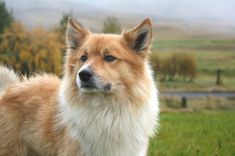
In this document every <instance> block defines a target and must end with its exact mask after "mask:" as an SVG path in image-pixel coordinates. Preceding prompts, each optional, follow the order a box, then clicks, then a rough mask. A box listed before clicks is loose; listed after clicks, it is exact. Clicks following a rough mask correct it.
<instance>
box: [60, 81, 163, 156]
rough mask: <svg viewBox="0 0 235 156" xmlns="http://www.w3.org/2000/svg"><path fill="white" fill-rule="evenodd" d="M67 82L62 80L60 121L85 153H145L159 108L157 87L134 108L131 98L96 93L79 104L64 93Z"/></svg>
mask: <svg viewBox="0 0 235 156" xmlns="http://www.w3.org/2000/svg"><path fill="white" fill-rule="evenodd" d="M66 85H67V84H66V81H64V82H62V86H61V88H60V95H59V97H60V99H59V110H60V114H59V116H60V118H61V124H63V125H64V126H66V127H67V128H68V133H69V136H70V137H71V139H75V140H77V141H79V143H80V147H81V149H82V152H83V154H84V155H85V156H120V155H121V156H131V155H133V156H145V155H146V150H147V145H148V138H149V136H151V135H153V133H154V128H155V126H156V115H157V114H158V111H159V110H158V100H157V92H156V90H155V88H154V87H153V88H150V89H153V90H152V91H151V92H150V93H151V95H150V96H149V98H148V99H146V101H145V104H143V105H142V106H143V107H142V108H141V109H137V110H134V111H133V109H132V107H131V106H133V105H134V104H133V103H132V102H133V101H131V100H128V98H127V99H125V98H122V99H121V98H119V99H116V98H106V97H105V96H95V95H94V97H93V98H90V99H85V100H89V103H88V104H87V103H86V104H84V105H83V104H79V105H76V104H75V103H73V102H75V101H76V99H71V98H68V97H66V96H65V95H66V87H65V86H66ZM67 86H68V85H67ZM80 98H82V97H81V96H80ZM80 102H82V101H80Z"/></svg>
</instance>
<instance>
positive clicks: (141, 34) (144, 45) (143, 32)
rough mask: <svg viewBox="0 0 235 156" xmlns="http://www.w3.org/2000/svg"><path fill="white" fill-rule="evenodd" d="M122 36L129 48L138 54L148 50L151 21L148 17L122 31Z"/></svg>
mask: <svg viewBox="0 0 235 156" xmlns="http://www.w3.org/2000/svg"><path fill="white" fill-rule="evenodd" d="M123 37H124V39H125V41H126V42H127V44H128V46H129V48H131V49H132V50H134V51H135V52H137V53H139V54H143V53H145V52H147V51H148V49H149V47H150V44H151V41H152V22H151V20H150V19H149V18H147V19H145V20H144V21H143V22H141V24H139V25H138V26H136V27H134V28H133V29H131V30H128V31H126V32H124V33H123Z"/></svg>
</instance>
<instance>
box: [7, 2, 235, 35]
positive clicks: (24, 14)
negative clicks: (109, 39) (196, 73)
mask: <svg viewBox="0 0 235 156" xmlns="http://www.w3.org/2000/svg"><path fill="white" fill-rule="evenodd" d="M92 2H93V1H92V0H91V2H90V3H89V4H88V3H85V2H78V1H74V0H67V1H66V0H58V1H46V0H40V1H33V0H25V1H24V3H23V1H17V0H7V1H6V3H7V6H8V8H9V9H11V10H12V11H13V14H14V16H15V17H16V19H18V20H20V21H22V22H23V23H24V24H25V25H26V26H28V27H35V26H42V27H46V28H51V27H54V26H57V25H58V24H59V20H60V18H61V17H62V14H63V13H65V12H72V13H73V15H74V17H75V18H76V19H77V20H79V21H80V22H81V23H82V24H83V25H85V26H86V27H89V28H90V29H92V30H93V31H96V32H100V31H101V28H102V23H103V21H104V19H105V18H106V17H107V16H116V17H117V18H118V19H119V20H120V23H121V25H122V26H124V27H125V28H128V27H130V26H133V25H135V24H137V23H139V22H140V21H141V20H143V19H144V18H146V17H151V18H152V20H153V22H154V28H155V32H156V33H157V35H158V36H159V37H161V38H163V39H165V38H166V39H167V38H179V37H183V38H184V37H213V38H218V37H219V38H234V37H235V24H233V23H231V22H227V21H228V20H220V21H221V22H219V21H218V20H216V19H214V18H208V17H206V16H205V17H193V16H192V17H187V18H186V17H181V16H177V17H176V16H174V15H173V14H172V16H171V15H169V14H164V13H163V11H161V9H162V8H161V7H160V9H159V10H160V11H159V12H158V11H156V13H155V11H154V8H156V10H158V9H157V8H158V7H157V6H156V7H153V8H151V7H150V8H149V9H148V8H144V9H143V8H142V9H141V10H138V9H140V7H141V6H140V5H135V9H136V10H133V8H131V9H130V10H128V9H127V8H128V6H122V5H120V6H118V7H115V6H113V7H112V8H113V9H111V7H108V6H109V5H111V4H102V2H100V3H101V4H99V5H94V4H93V3H92ZM122 2H123V1H120V2H119V3H122ZM150 3H153V2H152V1H150ZM112 5H113V4H112ZM122 8H123V9H122ZM223 21H226V22H223Z"/></svg>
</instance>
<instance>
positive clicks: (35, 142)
mask: <svg viewBox="0 0 235 156" xmlns="http://www.w3.org/2000/svg"><path fill="white" fill-rule="evenodd" d="M0 76H1V77H0V80H1V82H0V83H1V89H2V95H3V96H2V98H0V125H1V128H0V155H27V154H28V152H30V151H31V152H32V151H33V149H40V151H38V152H40V153H43V151H46V152H47V154H48V153H49V154H54V155H55V152H56V151H57V149H55V147H56V144H57V143H58V142H57V141H58V140H57V138H56V134H57V132H56V131H55V130H54V129H53V126H52V125H53V122H54V120H55V117H54V112H55V111H56V108H55V106H56V105H55V103H56V96H57V90H58V88H59V87H58V86H59V84H60V80H59V79H58V78H57V77H55V76H50V75H38V76H35V77H33V78H30V79H29V80H27V79H25V80H23V81H22V82H20V81H19V78H18V76H17V75H16V74H15V73H14V72H13V71H12V70H9V69H7V68H5V67H0ZM58 132H59V131H58ZM52 134H53V135H52ZM48 140H49V141H48ZM45 142H47V144H45ZM52 146H53V148H52ZM53 150H54V151H53Z"/></svg>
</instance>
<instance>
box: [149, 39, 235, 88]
mask: <svg viewBox="0 0 235 156" xmlns="http://www.w3.org/2000/svg"><path fill="white" fill-rule="evenodd" d="M153 52H154V53H158V54H159V56H160V57H164V56H166V55H169V54H170V53H172V52H174V53H175V52H183V53H189V54H191V55H193V56H194V57H195V59H196V64H197V77H196V78H195V80H194V81H193V82H192V83H182V80H181V79H178V80H177V81H173V82H161V83H160V85H159V87H160V89H161V90H194V91H195V90H197V91H199V90H203V91H205V90H226V91H228V90H230V91H231V90H232V91H235V40H231V39H227V40H225V39H223V40H219V39H217V40H216V39H213V40H212V39H187V40H179V39H178V40H177V39H176V40H160V39H157V40H155V41H154V43H153ZM218 69H220V70H222V82H223V84H222V85H220V86H217V85H215V81H216V70H218Z"/></svg>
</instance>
